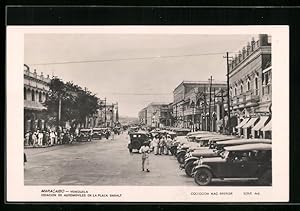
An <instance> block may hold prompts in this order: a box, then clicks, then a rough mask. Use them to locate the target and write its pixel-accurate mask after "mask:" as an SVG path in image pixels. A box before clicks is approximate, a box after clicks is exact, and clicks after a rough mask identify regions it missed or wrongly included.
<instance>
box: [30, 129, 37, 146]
mask: <svg viewBox="0 0 300 211" xmlns="http://www.w3.org/2000/svg"><path fill="white" fill-rule="evenodd" d="M31 139H32V145H33V147H35V146H36V145H37V144H38V143H37V133H36V132H33V133H32V136H31Z"/></svg>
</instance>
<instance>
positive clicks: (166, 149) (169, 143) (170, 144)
mask: <svg viewBox="0 0 300 211" xmlns="http://www.w3.org/2000/svg"><path fill="white" fill-rule="evenodd" d="M171 146H172V139H171V136H170V135H167V141H166V148H165V154H166V155H170V154H171V153H170V150H171Z"/></svg>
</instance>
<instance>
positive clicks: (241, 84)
mask: <svg viewBox="0 0 300 211" xmlns="http://www.w3.org/2000/svg"><path fill="white" fill-rule="evenodd" d="M242 93H243V84H241V94H242Z"/></svg>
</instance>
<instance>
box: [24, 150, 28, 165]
mask: <svg viewBox="0 0 300 211" xmlns="http://www.w3.org/2000/svg"><path fill="white" fill-rule="evenodd" d="M26 162H27V157H26V154H25V152H24V165H25V163H26Z"/></svg>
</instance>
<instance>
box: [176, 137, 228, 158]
mask: <svg viewBox="0 0 300 211" xmlns="http://www.w3.org/2000/svg"><path fill="white" fill-rule="evenodd" d="M216 137H223V135H220V134H215V133H208V134H207V133H203V134H193V135H190V136H187V140H188V142H187V143H185V144H183V145H182V146H181V147H179V148H178V149H177V156H176V158H177V161H178V162H179V163H180V164H184V161H185V156H186V153H187V152H188V151H194V150H197V149H208V147H209V141H210V140H211V139H213V138H216Z"/></svg>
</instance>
